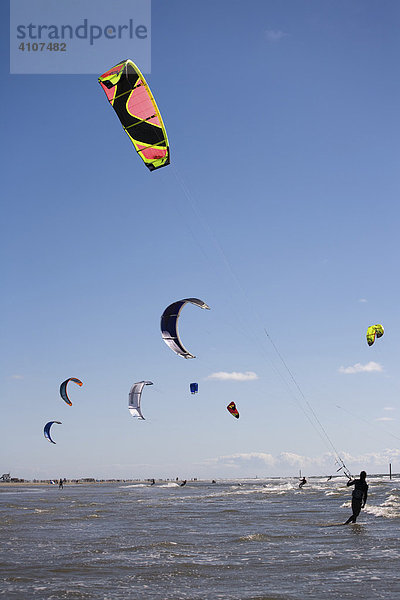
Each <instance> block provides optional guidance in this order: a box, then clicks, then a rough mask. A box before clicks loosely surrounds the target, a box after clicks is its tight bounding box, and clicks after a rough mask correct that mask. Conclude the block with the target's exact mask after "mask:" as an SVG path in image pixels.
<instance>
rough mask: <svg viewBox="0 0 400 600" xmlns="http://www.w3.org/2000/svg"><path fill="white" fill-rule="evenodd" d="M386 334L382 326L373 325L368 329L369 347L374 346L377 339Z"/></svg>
mask: <svg viewBox="0 0 400 600" xmlns="http://www.w3.org/2000/svg"><path fill="white" fill-rule="evenodd" d="M383 334H384V329H383V327H382V325H371V326H370V327H368V329H367V342H368V346H372V344H373V343H374V341H375V338H376V337H377V338H380V337H382V336H383Z"/></svg>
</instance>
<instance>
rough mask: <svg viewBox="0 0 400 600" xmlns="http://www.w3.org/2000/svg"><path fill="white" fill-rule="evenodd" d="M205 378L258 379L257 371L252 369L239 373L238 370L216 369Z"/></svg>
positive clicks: (226, 379) (225, 379) (223, 379)
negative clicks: (228, 371)
mask: <svg viewBox="0 0 400 600" xmlns="http://www.w3.org/2000/svg"><path fill="white" fill-rule="evenodd" d="M207 379H220V380H221V381H228V380H229V381H250V380H252V379H258V375H257V373H254V371H246V372H245V373H239V372H238V371H232V373H227V372H226V371H218V372H217V373H212V374H211V375H209V376H208V377H207Z"/></svg>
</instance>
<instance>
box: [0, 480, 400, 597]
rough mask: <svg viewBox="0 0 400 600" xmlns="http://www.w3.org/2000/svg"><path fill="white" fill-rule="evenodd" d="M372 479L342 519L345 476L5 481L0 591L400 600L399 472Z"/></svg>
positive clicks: (346, 500)
mask: <svg viewBox="0 0 400 600" xmlns="http://www.w3.org/2000/svg"><path fill="white" fill-rule="evenodd" d="M368 483H369V486H370V493H369V497H368V502H367V505H366V507H365V509H364V510H363V511H362V512H361V515H360V517H359V519H358V522H357V524H355V525H347V526H343V525H340V524H341V523H343V522H344V521H345V520H346V519H347V517H348V516H349V515H350V514H351V507H350V505H351V488H347V487H346V480H345V479H344V478H340V479H339V478H335V479H332V480H330V481H327V479H326V478H310V479H309V480H308V483H307V484H306V485H305V486H304V488H303V489H299V487H298V481H297V480H295V479H293V478H292V479H253V480H231V481H217V482H216V483H212V482H210V481H209V482H201V481H193V482H191V481H189V482H188V483H187V485H186V486H185V487H180V486H179V485H177V484H175V483H172V482H157V483H156V484H155V485H149V484H147V483H133V482H131V483H114V484H105V483H99V484H88V485H84V484H79V485H73V484H68V485H66V486H65V487H64V489H62V490H59V489H58V487H57V486H33V485H32V486H29V485H25V486H21V487H19V486H16V487H12V485H11V486H10V485H0V543H1V552H0V595H1V596H4V597H5V598H7V600H8V599H10V600H11V599H14V598H15V599H18V600H19V599H25V598H26V599H36V598H39V599H46V600H47V599H49V600H50V599H53V598H54V599H60V598H66V599H91V598H93V599H104V600H108V599H109V600H114V599H119V598H121V599H122V598H124V599H135V600H142V599H143V600H148V599H150V600H152V599H154V600H169V599H171V600H180V599H182V600H183V599H192V600H195V599H196V600H208V599H210V600H216V599H223V600H229V599H232V600H234V599H235V600H236V599H237V600H294V599H296V600H305V599H315V600H336V599H342V598H346V599H354V600H356V599H357V600H359V599H360V598H365V599H368V600H374V599H378V598H379V599H390V600H393V599H394V598H400V562H399V559H400V541H399V525H400V480H398V479H397V480H396V479H394V480H389V479H388V478H387V477H386V478H383V477H380V478H369V479H368ZM332 524H337V525H334V526H327V525H332Z"/></svg>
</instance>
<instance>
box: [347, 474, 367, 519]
mask: <svg viewBox="0 0 400 600" xmlns="http://www.w3.org/2000/svg"><path fill="white" fill-rule="evenodd" d="M366 477H367V474H366V472H365V471H361V473H360V479H349V481H348V482H347V486H350V485H354V490H353V494H352V498H351V509H352V511H353V514H352V515H351V517H349V518H348V519H347V521H346V522H345V525H348V524H349V523H355V522H356V521H357V517H358V515H359V514H360V512H361V509H362V508H364V506H365V503H366V501H367V496H368V484H367V482H366V481H365V478H366Z"/></svg>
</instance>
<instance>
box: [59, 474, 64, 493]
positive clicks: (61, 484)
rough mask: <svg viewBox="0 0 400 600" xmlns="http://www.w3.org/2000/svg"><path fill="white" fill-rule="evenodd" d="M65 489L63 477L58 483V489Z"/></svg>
mask: <svg viewBox="0 0 400 600" xmlns="http://www.w3.org/2000/svg"><path fill="white" fill-rule="evenodd" d="M63 487H64V484H63V480H62V477H60V481H59V482H58V489H59V490H62V489H63Z"/></svg>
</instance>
